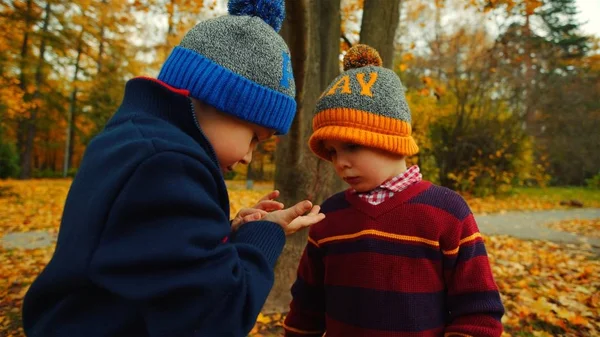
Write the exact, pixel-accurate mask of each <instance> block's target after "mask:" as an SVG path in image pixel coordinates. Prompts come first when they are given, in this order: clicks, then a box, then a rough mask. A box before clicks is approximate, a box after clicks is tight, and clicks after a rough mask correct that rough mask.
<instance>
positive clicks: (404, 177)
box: [354, 165, 423, 205]
mask: <svg viewBox="0 0 600 337" xmlns="http://www.w3.org/2000/svg"><path fill="white" fill-rule="evenodd" d="M422 179H423V175H421V170H420V169H419V167H418V166H417V165H413V166H411V167H410V168H409V169H408V170H406V172H404V173H401V174H399V175H397V176H395V177H394V178H392V179H390V180H387V181H385V182H384V183H382V184H381V185H379V186H378V187H376V188H375V189H373V190H371V191H369V192H364V193H358V192H356V191H354V192H355V193H357V195H358V196H359V197H360V198H361V199H363V200H365V201H366V202H368V203H370V204H371V205H379V204H381V203H382V202H384V201H386V200H389V199H390V198H392V197H393V196H394V194H396V193H400V192H402V191H404V190H405V189H407V188H408V187H409V186H411V185H412V184H415V183H418V182H419V181H421V180H422Z"/></svg>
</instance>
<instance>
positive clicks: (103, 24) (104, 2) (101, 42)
mask: <svg viewBox="0 0 600 337" xmlns="http://www.w3.org/2000/svg"><path fill="white" fill-rule="evenodd" d="M107 4H108V0H102V9H101V10H102V19H101V20H100V38H99V39H98V62H97V68H96V71H97V72H96V75H97V76H100V74H101V73H102V65H103V62H102V61H103V57H104V39H105V37H104V35H105V34H106V22H105V20H106V16H105V12H104V10H105V9H106V7H107Z"/></svg>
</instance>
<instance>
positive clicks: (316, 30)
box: [263, 0, 341, 312]
mask: <svg viewBox="0 0 600 337" xmlns="http://www.w3.org/2000/svg"><path fill="white" fill-rule="evenodd" d="M340 25H341V16H340V1H339V0H288V1H287V2H286V21H285V22H284V25H283V28H282V30H281V34H282V36H283V37H284V39H285V40H286V42H287V44H288V45H289V47H290V52H291V59H292V67H293V71H294V78H295V80H296V91H297V92H296V101H297V103H298V110H297V113H296V118H295V119H294V123H293V124H292V128H291V129H290V132H289V134H288V135H287V136H285V137H282V140H281V142H280V143H279V145H278V146H277V152H276V158H275V159H276V170H275V188H276V189H278V190H279V191H280V192H281V198H280V200H281V201H282V202H283V203H284V204H285V205H286V206H291V205H293V204H295V203H296V202H298V201H301V200H303V199H310V200H311V201H313V203H315V204H319V203H321V201H323V199H325V198H326V197H328V196H330V195H331V194H332V193H333V192H336V190H334V186H340V185H341V184H340V183H339V179H337V178H336V177H335V173H334V171H333V169H332V167H331V165H330V164H329V163H326V162H323V161H321V160H319V159H317V157H316V156H315V155H313V154H312V152H311V151H310V149H309V148H308V145H307V144H308V138H309V137H310V134H311V132H312V117H313V111H314V108H315V105H316V102H317V99H318V97H319V96H320V94H321V92H322V91H323V90H324V89H325V87H326V85H327V84H329V82H330V81H332V80H333V79H334V78H335V76H336V75H337V74H339V48H340V46H339V39H340ZM307 234H308V231H301V232H299V233H296V234H294V235H292V236H290V237H288V239H287V243H286V246H285V248H284V251H283V253H282V255H281V257H280V258H279V261H278V263H277V267H276V270H275V285H274V287H273V290H272V291H271V294H270V295H269V298H268V299H267V303H266V304H265V306H264V308H263V310H264V311H265V312H284V311H287V310H288V307H289V303H290V300H291V294H290V287H291V286H292V284H293V282H294V281H295V279H296V269H297V267H298V262H299V261H300V256H301V254H302V250H303V249H304V246H305V245H306V237H307Z"/></svg>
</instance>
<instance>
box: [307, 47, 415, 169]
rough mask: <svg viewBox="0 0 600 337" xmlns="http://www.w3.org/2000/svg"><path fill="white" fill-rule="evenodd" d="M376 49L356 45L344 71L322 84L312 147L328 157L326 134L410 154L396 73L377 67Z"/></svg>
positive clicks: (403, 99) (407, 116)
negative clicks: (325, 144)
mask: <svg viewBox="0 0 600 337" xmlns="http://www.w3.org/2000/svg"><path fill="white" fill-rule="evenodd" d="M381 64H382V62H381V57H380V56H379V53H378V52H377V51H376V50H375V49H373V48H372V47H369V46H367V45H362V44H359V45H356V46H354V47H352V48H350V50H348V52H347V53H346V55H345V56H344V72H343V73H342V74H340V75H339V76H338V77H337V78H336V79H335V80H334V81H333V82H332V83H331V85H329V87H327V89H325V91H324V92H323V94H322V95H321V97H320V98H319V101H318V102H317V107H316V110H315V116H314V118H313V134H312V136H311V137H310V140H309V146H310V149H311V150H312V151H313V152H314V153H315V154H316V155H317V156H319V157H320V158H323V159H325V160H329V161H330V160H331V156H330V155H329V153H328V151H326V149H325V148H324V147H323V141H324V140H326V139H330V140H338V141H342V142H348V143H353V144H359V145H363V146H367V147H372V148H378V149H381V150H384V151H387V152H391V153H395V154H398V155H402V156H412V155H414V154H416V153H417V152H419V147H418V146H417V144H416V143H415V140H414V139H413V137H412V136H411V125H410V123H411V118H410V109H409V107H408V104H407V103H406V97H405V95H404V87H403V86H402V82H400V78H398V75H396V73H394V72H393V71H392V70H390V69H387V68H383V67H382V66H381Z"/></svg>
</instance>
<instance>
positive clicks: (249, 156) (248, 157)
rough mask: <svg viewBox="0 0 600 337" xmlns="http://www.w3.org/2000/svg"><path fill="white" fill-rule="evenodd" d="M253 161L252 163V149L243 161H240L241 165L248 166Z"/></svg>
mask: <svg viewBox="0 0 600 337" xmlns="http://www.w3.org/2000/svg"><path fill="white" fill-rule="evenodd" d="M251 161H252V149H250V150H249V151H248V153H246V155H245V156H244V158H242V160H240V163H242V164H244V165H248V164H250V162H251Z"/></svg>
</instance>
